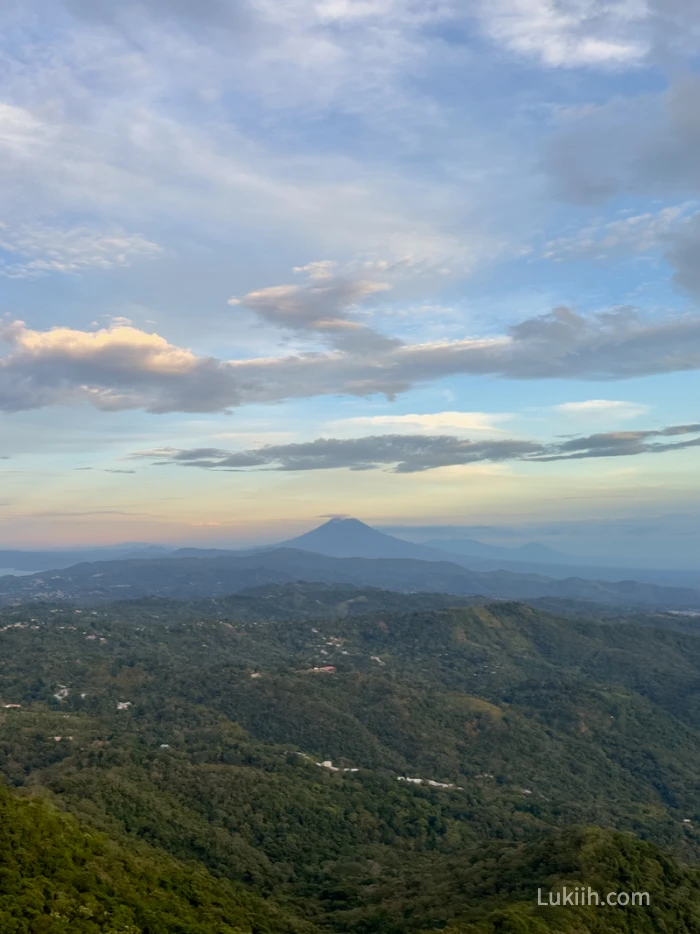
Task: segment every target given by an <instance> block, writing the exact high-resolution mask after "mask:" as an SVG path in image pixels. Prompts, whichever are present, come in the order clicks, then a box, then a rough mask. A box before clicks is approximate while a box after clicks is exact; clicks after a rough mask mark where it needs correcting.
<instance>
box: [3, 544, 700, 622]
mask: <svg viewBox="0 0 700 934" xmlns="http://www.w3.org/2000/svg"><path fill="white" fill-rule="evenodd" d="M295 581H317V582H321V583H337V584H353V585H355V586H360V587H380V588H382V589H385V590H395V591H399V592H404V593H406V592H416V591H424V592H433V593H447V594H455V595H461V596H469V595H481V596H484V597H488V598H492V599H502V600H514V599H519V600H528V599H535V598H542V597H556V598H560V599H570V600H584V601H590V602H596V603H605V604H610V605H616V606H625V607H634V606H640V607H642V606H643V607H657V608H661V609H700V591H698V590H694V589H690V588H673V587H660V586H657V585H655V584H647V583H643V582H639V581H632V580H629V581H618V582H610V581H592V580H585V579H583V578H578V577H570V578H567V579H565V580H556V579H553V578H550V577H546V576H544V575H539V574H516V573H513V572H512V571H502V570H499V571H473V570H470V569H468V568H465V567H462V566H460V565H458V564H456V563H453V562H450V561H438V560H431V561H426V560H421V559H415V558H336V557H328V556H326V555H320V554H317V553H311V552H307V551H301V550H298V549H292V548H278V549H272V550H270V551H264V552H259V553H257V554H248V555H233V554H230V553H229V554H224V555H219V556H211V557H182V556H180V557H178V556H169V557H166V558H151V559H136V560H134V559H126V560H120V561H96V562H90V563H84V564H79V565H76V566H75V567H71V568H68V569H56V570H53V571H48V572H42V573H39V574H31V575H29V576H25V577H2V578H0V604H5V605H7V604H13V603H21V602H29V601H36V600H40V601H46V600H53V601H60V600H69V601H75V602H79V603H83V604H90V603H102V602H109V601H112V600H115V599H120V598H135V597H143V596H149V595H151V596H161V597H171V598H176V599H195V598H196V599H200V598H208V597H218V596H223V595H225V594H230V593H235V592H237V591H240V590H244V589H246V588H249V587H255V586H260V585H263V584H285V583H293V582H295Z"/></svg>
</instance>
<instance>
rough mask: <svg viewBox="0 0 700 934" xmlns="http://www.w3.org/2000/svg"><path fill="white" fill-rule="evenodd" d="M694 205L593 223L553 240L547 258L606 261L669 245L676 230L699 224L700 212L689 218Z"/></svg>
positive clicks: (547, 248) (679, 230)
mask: <svg viewBox="0 0 700 934" xmlns="http://www.w3.org/2000/svg"><path fill="white" fill-rule="evenodd" d="M692 206H693V205H692V204H682V205H675V206H673V207H666V208H662V209H661V210H660V211H657V212H656V213H645V214H634V215H632V216H631V217H624V218H620V219H619V220H614V221H609V222H607V223H605V224H597V225H591V226H588V227H584V228H582V229H581V230H579V231H577V233H576V234H575V235H574V236H570V237H558V238H557V239H556V240H550V241H549V242H548V243H547V244H546V245H545V249H544V259H551V260H555V261H556V262H562V261H564V260H576V259H590V260H595V261H597V262H605V261H606V260H610V259H612V258H614V257H616V256H619V255H620V254H621V253H649V252H651V251H655V250H661V249H663V248H667V247H668V245H669V243H670V242H671V237H672V235H673V234H674V233H677V232H681V231H683V230H685V229H687V227H688V225H690V224H692V225H694V226H695V227H697V226H698V221H699V220H700V214H693V215H692V217H688V211H689V209H690V208H691V207H692Z"/></svg>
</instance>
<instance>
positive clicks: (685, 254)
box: [666, 212, 700, 299]
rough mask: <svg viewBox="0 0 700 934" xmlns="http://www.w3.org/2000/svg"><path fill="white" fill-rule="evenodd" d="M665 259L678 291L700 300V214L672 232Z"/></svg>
mask: <svg viewBox="0 0 700 934" xmlns="http://www.w3.org/2000/svg"><path fill="white" fill-rule="evenodd" d="M666 258H667V259H668V261H669V263H670V264H671V266H672V267H673V270H674V281H675V284H676V286H677V287H678V288H679V289H682V290H684V291H686V292H689V293H690V294H691V295H692V296H693V297H694V298H695V299H699V298H700V212H698V213H697V214H695V215H693V217H691V218H689V220H688V222H687V223H686V224H684V225H683V226H682V227H681V228H679V229H678V230H676V231H674V236H673V237H672V238H671V240H670V243H669V246H668V250H667V253H666Z"/></svg>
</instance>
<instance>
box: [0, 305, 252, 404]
mask: <svg viewBox="0 0 700 934" xmlns="http://www.w3.org/2000/svg"><path fill="white" fill-rule="evenodd" d="M3 341H4V342H5V343H7V344H9V345H10V348H11V350H10V353H9V355H7V356H5V357H0V409H2V410H4V411H21V410H25V409H34V408H43V407H45V406H48V405H68V404H71V403H76V402H81V401H82V402H89V403H90V404H92V405H94V406H95V407H97V408H99V409H104V410H108V411H110V410H111V411H116V410H120V409H133V408H145V409H147V410H148V411H151V412H171V411H182V412H188V411H190V412H207V411H221V410H222V409H225V408H226V407H228V406H230V405H235V404H237V402H239V401H240V400H239V394H238V391H237V388H236V381H235V379H234V377H233V373H232V369H231V367H230V366H229V365H227V364H224V363H222V362H221V361H219V360H215V359H212V358H207V357H197V356H195V355H194V354H193V353H192V352H191V351H189V350H184V349H182V348H180V347H176V346H173V345H172V344H169V343H168V342H167V341H166V340H165V339H164V338H162V337H160V336H159V335H157V334H147V333H145V332H144V331H140V330H138V329H137V328H133V327H111V328H103V329H101V330H98V331H93V332H87V331H80V330H74V329H71V328H52V329H51V330H48V331H32V330H29V329H28V328H26V327H25V326H24V324H23V322H21V321H15V322H12V323H8V324H4V325H0V342H3Z"/></svg>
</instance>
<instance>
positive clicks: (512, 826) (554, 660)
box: [0, 586, 700, 934]
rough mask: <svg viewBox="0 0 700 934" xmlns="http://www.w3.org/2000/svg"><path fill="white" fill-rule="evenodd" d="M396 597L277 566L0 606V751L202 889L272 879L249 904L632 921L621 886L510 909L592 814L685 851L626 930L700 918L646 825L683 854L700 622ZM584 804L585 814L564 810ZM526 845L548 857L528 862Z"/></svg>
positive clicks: (327, 913)
mask: <svg viewBox="0 0 700 934" xmlns="http://www.w3.org/2000/svg"><path fill="white" fill-rule="evenodd" d="M358 597H359V598H360V599H359V600H358V599H357V598H358ZM406 599H408V598H407V597H401V598H400V599H399V598H397V595H384V594H382V593H381V592H377V591H367V592H364V593H358V592H354V591H345V590H343V589H342V588H341V589H340V590H339V591H337V592H333V590H332V589H330V590H327V589H326V590H324V591H323V594H321V593H319V591H318V590H317V589H315V588H313V587H309V588H304V587H301V588H300V587H299V586H295V587H293V588H290V589H288V590H284V589H283V590H280V589H279V588H276V589H275V588H273V589H272V590H271V591H265V590H263V591H261V592H259V593H257V594H251V595H247V596H245V597H241V596H238V597H235V598H231V600H230V601H217V602H216V603H211V602H209V603H205V604H184V603H183V604H176V603H172V602H170V601H157V600H156V601H154V600H145V601H137V602H134V603H126V604H114V605H111V606H107V607H100V608H98V609H95V610H92V609H86V608H79V609H77V610H75V609H73V608H67V607H65V606H63V607H56V606H53V607H51V606H42V607H36V606H34V607H18V608H11V609H9V608H8V609H5V610H3V611H2V613H0V704H2V705H3V707H0V772H1V773H2V774H3V775H4V776H5V780H6V782H7V783H8V784H10V785H12V786H14V787H15V788H16V790H17V793H18V794H20V795H22V796H26V795H30V794H31V795H33V796H36V795H40V796H42V797H44V798H48V799H50V800H51V801H52V802H53V803H54V804H55V805H56V806H58V807H59V808H60V809H62V810H65V811H69V812H72V813H73V814H74V815H75V816H76V817H77V819H78V820H79V822H80V824H81V826H82V827H84V828H90V832H91V833H95V832H99V833H101V834H105V835H107V837H108V838H109V840H110V841H111V843H110V844H109V845H110V846H112V847H116V848H118V849H119V852H122V853H129V854H131V855H133V856H134V859H137V858H138V859H145V858H146V857H145V856H144V855H143V853H142V851H141V850H140V849H139V848H141V847H144V846H145V847H147V848H148V853H149V854H150V855H149V856H148V858H149V859H156V857H157V858H158V859H161V858H162V859H163V860H167V861H169V862H168V866H169V867H177V872H182V871H185V870H183V868H182V864H183V862H184V863H186V864H187V865H188V866H192V867H198V869H197V872H199V873H201V875H200V876H197V878H200V879H201V880H202V885H205V881H206V885H209V886H214V888H212V889H211V892H214V891H218V889H216V886H217V885H219V884H220V882H217V881H216V880H217V879H218V880H223V879H226V880H229V882H228V883H227V885H229V886H233V885H244V886H246V887H247V891H249V892H251V893H255V895H256V897H258V898H268V899H272V900H273V902H274V903H275V904H276V905H277V906H279V907H278V909H277V912H278V913H273V915H272V917H273V920H274V919H275V918H279V917H283V916H284V917H285V919H287V915H288V916H289V918H297V919H298V918H302V919H304V923H309V924H314V925H316V926H318V927H320V928H324V927H325V928H330V929H332V930H348V931H350V930H352V931H366V932H368V934H369V932H384V931H386V932H391V934H398V932H399V931H404V930H415V931H416V932H418V931H423V930H437V929H440V928H442V927H444V926H445V925H447V924H449V925H452V926H454V925H455V924H456V925H461V927H458V928H456V929H455V930H459V931H462V930H464V931H469V932H474V934H476V932H477V931H478V932H484V934H486V932H491V931H492V930H493V931H494V932H496V931H500V932H503V931H513V932H516V931H521V930H522V931H530V930H532V931H539V930H549V929H551V930H572V931H578V930H581V931H585V930H591V931H607V930H636V929H638V930H646V928H644V927H637V928H634V926H632V927H624V926H623V927H619V925H620V924H622V923H623V922H624V923H625V924H628V923H629V924H632V921H624V919H625V918H627V917H628V915H627V914H626V913H625V912H624V911H622V909H616V910H615V912H607V909H606V912H603V911H601V913H600V915H596V918H598V917H600V918H601V919H602V920H601V921H596V922H595V923H596V924H597V925H599V926H598V927H591V926H590V924H591V923H592V922H591V921H590V919H589V920H585V919H583V920H581V919H579V920H577V921H576V924H577V925H579V926H578V927H576V926H574V927H571V928H561V927H557V926H556V925H558V924H559V925H560V924H561V923H562V922H561V921H560V915H561V912H559V913H556V912H555V913H554V914H553V915H552V917H549V916H548V915H546V913H545V914H543V913H542V912H539V913H538V912H535V914H532V911H533V907H532V904H533V903H532V899H533V898H534V894H533V893H535V892H536V889H537V885H535V886H534V888H532V884H531V883H535V882H537V883H538V885H542V886H545V884H546V885H549V883H548V882H547V880H548V879H549V877H550V876H551V877H552V878H553V879H556V878H559V877H561V878H568V876H567V873H568V872H569V871H571V872H574V870H575V871H576V872H579V874H580V873H584V871H585V873H588V874H589V876H590V873H591V872H592V871H593V868H594V867H593V863H592V862H588V863H586V862H585V859H584V856H585V854H586V853H588V852H589V851H590V846H592V843H591V841H595V840H601V841H604V843H605V847H608V848H612V850H610V852H611V853H612V852H617V850H619V849H620V847H622V849H623V850H624V847H627V848H628V849H629V848H630V847H632V850H630V851H629V853H633V854H636V855H634V859H640V860H642V859H643V860H647V856H645V855H644V854H649V853H652V852H653V853H654V854H655V855H654V856H653V857H652V856H649V857H648V859H649V860H651V861H652V862H651V863H648V865H647V864H646V863H645V865H647V869H648V870H649V873H651V876H653V875H654V873H656V874H657V875H658V873H659V872H661V874H662V876H663V873H665V872H666V871H667V869H668V872H669V873H671V874H672V872H675V873H676V874H677V877H678V878H681V875H683V874H684V873H685V874H687V878H686V876H685V875H683V878H684V879H685V880H686V881H684V882H683V885H682V886H681V888H682V890H683V891H682V895H678V894H676V896H675V897H676V899H678V898H680V899H681V901H682V902H683V908H682V918H681V915H679V916H678V918H675V917H674V920H673V921H672V923H671V922H669V921H668V918H669V917H670V915H668V911H670V908H668V907H664V905H665V904H666V903H665V902H663V900H661V898H660V896H659V899H657V902H656V903H655V904H658V905H659V906H661V907H660V908H659V910H663V912H664V918H666V921H665V922H664V923H665V924H666V927H665V928H664V927H658V928H649V930H657V929H658V930H668V931H685V930H688V931H692V930H696V929H697V930H700V928H697V927H696V928H694V927H693V926H692V924H693V923H694V922H693V920H692V919H693V918H694V915H693V910H692V905H694V904H695V897H696V896H695V888H696V877H695V875H694V870H692V871H691V870H685V869H682V868H681V866H680V864H679V863H677V862H676V861H674V858H672V857H671V856H666V855H663V853H661V852H658V851H657V850H653V851H652V850H651V849H648V847H650V846H652V844H653V845H655V846H660V847H662V848H663V849H664V850H665V851H667V852H668V853H672V854H675V859H680V860H683V861H686V862H689V863H693V862H696V861H698V860H700V832H699V831H698V829H697V828H700V800H699V797H698V792H697V775H698V774H700V715H699V713H698V710H699V708H698V692H699V691H700V677H699V676H698V674H697V673H698V671H700V639H698V638H697V637H696V636H694V635H691V634H688V633H681V632H675V631H672V630H668V629H657V628H654V627H652V626H650V625H648V620H645V624H644V625H643V626H639V625H631V624H626V623H621V622H619V621H615V622H611V623H601V622H591V621H583V620H580V619H576V620H564V619H561V618H557V617H553V616H550V615H548V614H546V613H544V612H542V611H539V610H534V609H532V608H529V607H525V606H522V605H518V604H507V603H500V604H490V605H487V606H460V607H453V608H449V607H446V605H445V598H444V597H436V598H434V603H433V605H432V606H431V598H430V597H429V596H427V595H421V596H420V597H419V598H417V600H416V603H417V607H418V609H417V611H416V612H413V613H406V612H405V603H404V604H401V603H400V601H405V600H406ZM241 601H243V602H241ZM351 601H352V602H351ZM358 607H359V608H363V609H365V610H366V611H367V612H366V613H365V614H364V615H362V614H361V613H358ZM324 667H332V668H333V669H334V670H333V671H323V670H319V669H322V668H324ZM15 704H19V705H21V706H20V707H14V706H10V707H5V706H4V705H15ZM328 760H330V761H331V764H332V767H331V766H329V765H324V764H322V763H325V762H327V761H328ZM408 779H413V780H414V781H409V780H408ZM416 779H422V780H423V781H422V782H421V781H415V780H416ZM428 780H429V781H428ZM429 782H432V784H430V783H429ZM23 806H25V805H24V804H23ZM42 813H43V812H42ZM42 819H43V818H42ZM52 819H53V820H57V819H58V818H52ZM585 825H589V826H590V825H597V826H599V827H602V828H605V830H604V831H603V830H600V831H597V830H589V831H585V832H583V831H581V832H579V831H572V830H570V828H572V827H580V826H585ZM618 831H623V832H625V833H623V834H622V835H619V834H618V833H617V832H618ZM81 832H82V831H81ZM572 834H573V835H572ZM581 834H583V836H582V835H581ZM596 834H598V835H599V836H596ZM601 834H602V836H600V835H601ZM626 834H634V835H636V836H627V835H626ZM591 835H593V836H591ZM642 840H645V841H647V842H646V843H642V842H641V841H642ZM556 841H559V842H556ZM623 844H624V846H623ZM600 846H603V843H601V844H600ZM635 847H636V849H635ZM134 848H136V849H134ZM137 851H138V852H137ZM550 851H551V852H556V853H558V854H559V857H561V865H560V864H559V863H557V864H556V865H555V864H552V867H551V868H550V869H549V870H548V871H547V872H546V873H545V872H544V870H545V868H546V867H545V866H544V865H542V866H540V863H538V862H537V860H540V859H541V858H543V854H545V855H546V854H547V853H549V852H550ZM110 852H112V851H110ZM606 852H608V851H607V850H606ZM625 852H627V850H625ZM538 854H539V855H538ZM567 854H568V855H567ZM576 854H579V855H576ZM559 857H557V858H559ZM606 858H607V857H606ZM628 858H629V859H632V856H631V855H629V854H628V856H624V858H623V857H622V856H621V857H620V858H619V859H617V857H616V858H614V859H613V857H611V860H612V862H611V866H612V867H613V868H614V867H618V868H620V869H622V868H624V865H625V861H626V860H627V859H628ZM567 859H569V860H573V862H572V864H571V865H572V866H573V868H571V867H569V868H567V866H568V863H567V862H566V860H567ZM576 860H579V862H576ZM580 860H583V862H580ZM533 861H534V862H533ZM654 861H656V862H658V864H659V865H660V866H661V867H662V869H658V867H657V868H654V867H655V866H656V862H654ZM659 861H660V862H659ZM652 864H653V865H652ZM479 866H481V869H479ZM509 866H510V867H511V868H510V869H508V874H506V875H504V876H503V878H502V879H501V881H499V882H498V884H497V885H496V882H494V881H493V880H494V879H500V878H501V877H500V876H499V873H501V871H502V870H503V871H504V872H505V870H506V869H507V867H509ZM528 866H530V868H529V869H528V868H527V867H528ZM513 867H515V868H513ZM517 867H520V868H517ZM576 867H579V868H576ZM672 867H675V868H673V869H672ZM154 871H155V870H154ZM158 871H159V872H160V871H161V870H160V869H158ZM163 871H165V869H164V868H163ZM170 871H172V872H175V871H176V869H175V868H172V870H171V869H168V872H170ZM192 871H193V870H192ZM611 871H612V869H611ZM640 871H641V870H640ZM645 871H646V870H645ZM480 874H481V875H480ZM678 874H680V875H678ZM586 878H588V876H586ZM617 878H618V877H615V878H612V877H611V881H610V884H612V882H614V881H615V880H616V879H617ZM669 878H671V877H670V876H669ZM479 880H481V881H479ZM489 880H491V881H489ZM620 880H621V882H625V883H626V881H629V880H625V878H624V877H620ZM602 881H603V882H605V881H606V880H602ZM652 881H653V879H652ZM652 881H649V883H648V885H651V884H652ZM657 881H658V880H657ZM490 884H491V885H494V886H496V888H494V889H493V890H492V891H491V892H490V893H489V890H488V886H489V885H490ZM606 884H607V882H606ZM645 884H646V883H645ZM660 884H661V888H662V889H663V891H664V892H666V895H667V896H668V898H671V897H672V896H673V891H672V886H671V885H670V884H669V885H667V884H666V882H662V883H660ZM679 884H680V883H679ZM480 886H481V887H480ZM620 887H621V888H624V886H622V885H621V886H620ZM139 891H140V890H139ZM207 891H209V890H207ZM232 891H234V893H239V894H240V891H242V890H241V889H233V890H232ZM496 892H498V893H501V894H502V895H503V898H504V899H505V901H503V902H502V903H501V902H500V901H498V899H496V902H494V901H493V898H492V896H494V893H496ZM119 897H121V896H119ZM213 897H214V896H213V895H212V898H213ZM217 897H219V896H217ZM237 897H238V896H237ZM251 897H252V895H251ZM494 897H495V896H494ZM221 898H223V896H221ZM499 898H500V895H499ZM201 903H202V904H207V902H206V899H204V897H203V896H202V900H201ZM129 904H131V903H129ZM235 904H238V903H235ZM504 905H507V906H509V907H508V912H510V914H508V917H507V918H505V919H504V918H501V916H500V915H499V914H498V912H502V910H503V906H504ZM255 906H257V907H255ZM185 908H186V905H185ZM185 908H183V911H184V910H185ZM254 908H255V910H258V908H259V909H260V910H261V911H262V910H263V909H264V910H265V911H271V910H272V909H271V908H270V907H269V906H268V905H266V904H265V903H263V902H261V901H257V902H254V903H253V902H251V907H250V911H253V909H254ZM130 910H131V909H130ZM134 910H136V909H135V908H134ZM173 910H175V909H174V908H173ZM178 910H179V909H178ZM227 910H231V911H233V910H234V909H228V908H227ZM235 910H238V908H236V909H235ZM552 911H553V912H554V909H552ZM679 911H680V908H679ZM280 913H281V914H280ZM284 913H287V914H284ZM607 914H610V922H609V924H616V925H618V926H617V927H614V926H613V927H610V926H609V924H608V922H607V921H605V918H606V917H607ZM261 917H262V916H261ZM577 917H578V916H577ZM629 917H630V918H631V917H632V915H630V916H629ZM644 917H648V915H645V916H644ZM582 918H583V916H582ZM499 919H500V920H499ZM679 919H680V920H679ZM604 921H605V924H608V927H600V924H603V922H604ZM130 923H131V922H130ZM133 923H134V924H139V923H142V921H135V922H133ZM215 923H217V924H218V923H219V922H218V921H216V922H215ZM225 923H230V922H228V921H226V922H225ZM236 923H240V924H242V923H243V922H236ZM246 923H248V922H246ZM251 923H252V922H251ZM256 923H258V922H256ZM259 923H260V924H262V921H260V922H259ZM265 923H268V922H265ZM269 923H272V922H269ZM284 923H290V924H291V923H294V924H297V923H301V922H297V921H294V922H291V921H289V920H288V919H287V920H285V922H284ZM635 923H636V922H635ZM654 923H656V922H654ZM221 924H224V922H223V921H222V922H221ZM523 924H525V925H530V926H529V927H528V926H526V927H522V925H523ZM543 924H544V925H545V927H544V928H543V927H542V925H543ZM572 924H573V922H572ZM586 924H588V925H589V926H588V927H586V926H585V925H586ZM465 925H467V926H466V927H465ZM469 925H471V927H470V926H469ZM474 925H476V927H474ZM489 925H490V926H489ZM504 925H505V926H504ZM508 925H510V927H508ZM513 925H515V926H513ZM517 925H520V927H518V926H517ZM533 925H534V926H533ZM538 925H539V927H538ZM669 925H670V926H669ZM679 925H680V926H679ZM682 925H686V926H685V927H683V926H682ZM0 929H2V928H0ZM98 929H100V930H102V929H104V930H109V928H98ZM241 929H242V930H247V928H245V927H244V926H243V927H242V928H241ZM260 929H261V930H262V929H263V928H260ZM292 929H293V928H290V930H292ZM9 930H12V929H11V928H10V929H9ZM17 930H18V931H20V930H24V929H22V928H17ZM27 930H28V931H30V930H32V929H31V928H27ZM47 930H53V929H51V928H49V929H47ZM55 930H57V931H60V930H62V929H61V928H56V929H55ZM86 930H90V929H89V928H87V929H86ZM115 930H120V929H119V928H116V929H115ZM126 930H128V928H125V931H126ZM136 930H141V928H138V927H136ZM144 930H151V928H144ZM153 930H157V929H156V928H153ZM166 930H180V928H177V927H172V928H166ZM182 930H190V928H188V927H187V926H186V925H185V927H184V928H182ZM191 930H193V931H197V930H199V929H198V928H194V927H193V928H191ZM202 930H206V931H208V930H209V929H208V928H202ZM212 930H216V931H218V930H222V931H226V930H227V928H226V927H223V926H222V927H220V928H217V927H216V926H214V928H213V929H212ZM271 930H274V928H271Z"/></svg>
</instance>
